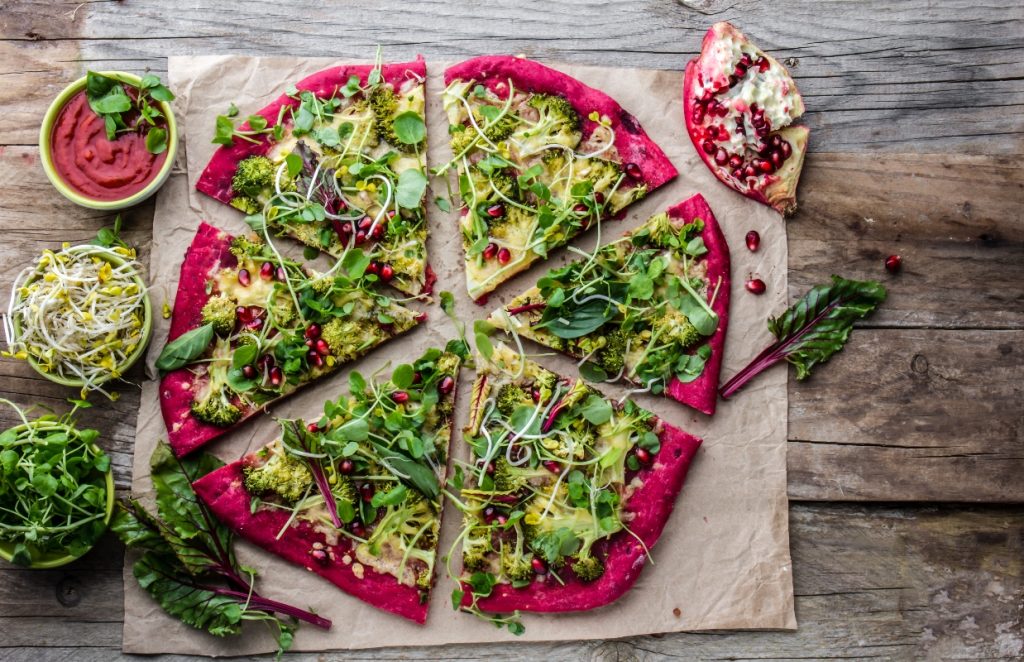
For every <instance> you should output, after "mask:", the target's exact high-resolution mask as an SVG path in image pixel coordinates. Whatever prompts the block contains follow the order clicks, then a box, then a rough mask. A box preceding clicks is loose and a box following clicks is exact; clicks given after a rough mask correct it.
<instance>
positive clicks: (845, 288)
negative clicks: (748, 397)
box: [719, 275, 886, 398]
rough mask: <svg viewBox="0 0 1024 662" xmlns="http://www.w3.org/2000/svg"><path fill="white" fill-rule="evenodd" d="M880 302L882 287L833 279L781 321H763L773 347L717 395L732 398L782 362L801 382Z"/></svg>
mask: <svg viewBox="0 0 1024 662" xmlns="http://www.w3.org/2000/svg"><path fill="white" fill-rule="evenodd" d="M885 297H886V291H885V287H884V286H883V285H882V284H881V283H878V282H875V281H872V280H868V281H858V280H847V279H845V278H842V277H840V276H835V275H833V276H832V282H831V283H830V284H827V285H817V286H815V287H813V288H811V290H810V291H809V292H808V293H807V294H805V295H804V296H803V297H801V298H800V300H799V301H797V302H796V303H794V304H793V305H792V306H790V307H789V308H787V309H786V311H785V312H783V313H782V314H781V315H779V316H778V317H772V318H769V319H768V330H769V331H771V332H772V335H774V336H775V338H776V339H777V342H775V343H774V344H772V345H770V346H769V347H766V348H765V350H764V351H763V352H761V353H760V354H758V355H757V356H756V357H755V358H754V360H753V361H751V362H750V364H749V365H748V366H747V367H745V368H743V370H740V371H739V372H738V373H736V376H734V377H733V378H732V379H730V380H729V381H728V382H726V383H725V385H724V386H722V388H721V390H720V391H719V392H720V394H721V396H722V397H723V398H728V397H730V396H732V395H733V394H734V393H736V391H738V390H740V389H741V388H742V387H743V385H744V384H746V383H747V382H748V381H750V380H751V379H753V378H754V377H755V376H756V375H758V374H759V373H761V372H762V371H764V370H766V369H768V368H770V367H771V366H773V365H775V364H776V363H778V362H779V361H782V360H783V359H785V360H786V361H789V362H790V363H792V364H793V365H794V366H795V367H796V378H797V379H806V378H807V377H808V376H809V375H810V374H811V369H812V368H813V367H814V366H816V365H818V364H819V363H824V362H826V361H828V360H829V358H831V357H832V355H833V354H835V353H836V352H838V351H840V350H841V349H842V348H843V346H844V345H845V344H846V340H847V338H849V336H850V331H852V330H853V323H854V322H855V321H857V320H858V319H861V318H862V317H866V316H868V315H870V314H871V313H872V312H874V310H875V308H877V307H878V306H879V305H880V304H881V303H882V302H883V301H885Z"/></svg>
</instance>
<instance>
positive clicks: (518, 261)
mask: <svg viewBox="0 0 1024 662" xmlns="http://www.w3.org/2000/svg"><path fill="white" fill-rule="evenodd" d="M444 81H445V85H446V86H447V87H446V88H445V90H444V93H443V101H444V109H445V111H446V113H447V115H448V123H449V133H450V135H451V150H452V160H451V161H450V162H449V163H448V164H446V165H444V166H441V167H440V168H438V171H440V172H446V171H448V170H450V169H454V170H455V171H456V172H457V174H458V189H459V195H460V198H461V218H460V229H461V231H462V244H463V248H464V249H465V256H466V282H467V287H468V289H469V295H470V297H472V298H473V299H480V298H482V297H484V296H485V295H486V294H487V293H489V292H491V291H492V290H494V289H495V288H496V287H497V286H498V285H499V284H501V283H502V282H504V281H506V280H508V279H509V278H511V277H512V276H514V275H515V274H517V273H519V272H520V271H523V270H525V269H526V268H527V267H529V266H530V264H532V263H533V262H534V261H535V260H537V259H541V258H546V257H547V254H548V252H549V251H550V250H551V249H553V248H556V247H558V246H562V245H564V244H566V243H567V242H568V241H569V240H570V239H572V238H573V237H575V236H576V235H577V234H579V233H580V232H582V231H583V230H585V229H587V228H589V227H591V226H592V225H598V224H599V223H600V222H601V221H602V220H605V219H607V218H611V217H613V216H615V215H617V214H618V213H619V212H621V211H622V210H623V209H625V208H626V207H627V206H628V205H630V204H632V203H633V202H635V201H636V200H639V199H640V198H642V197H644V196H645V195H647V194H649V193H650V192H651V191H653V190H654V189H656V188H658V187H659V186H661V185H662V184H665V183H666V182H668V181H670V180H671V179H673V178H674V177H675V176H676V175H677V174H678V173H677V172H676V169H675V167H674V166H673V165H672V164H671V163H670V162H669V160H668V158H667V157H666V156H665V154H664V153H663V152H662V151H661V149H660V148H659V147H658V146H657V145H656V144H655V143H654V141H652V140H651V139H650V138H649V137H648V136H647V134H646V133H645V132H644V130H643V127H641V126H640V123H639V122H638V121H637V119H636V118H635V117H633V115H631V114H629V113H628V112H626V111H625V110H623V109H622V107H621V106H619V104H618V103H616V102H615V100H614V99H612V98H611V97H609V96H608V95H606V94H604V93H602V92H600V91H598V90H595V89H593V88H591V87H588V86H586V85H584V84H583V83H581V82H580V81H578V80H576V79H574V78H572V77H570V76H567V75H565V74H563V73H561V72H559V71H556V70H554V69H551V68H549V67H546V66H544V65H542V64H539V63H537V62H532V61H530V60H526V59H523V58H516V57H505V56H486V57H478V58H474V59H472V60H467V61H465V62H462V63H460V64H457V65H455V66H453V67H451V68H449V69H448V70H446V71H445V74H444Z"/></svg>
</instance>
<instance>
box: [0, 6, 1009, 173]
mask: <svg viewBox="0 0 1024 662" xmlns="http://www.w3.org/2000/svg"><path fill="white" fill-rule="evenodd" d="M246 7H247V9H246V11H243V12H240V11H238V10H237V9H236V8H235V7H232V6H229V5H225V4H223V3H217V2H214V1H213V0H204V1H202V2H193V3H187V4H186V5H175V4H173V3H165V2H160V0H142V1H136V2H132V3H128V4H125V3H118V2H90V3H78V2H75V1H74V0H71V1H70V2H61V3H49V2H42V1H40V0H31V1H24V2H18V3H13V6H12V7H11V8H9V9H8V7H5V11H4V17H3V19H2V20H0V40H3V42H6V43H7V44H8V45H9V46H10V47H11V48H12V50H13V49H14V48H19V49H21V48H27V50H28V52H33V49H35V51H36V52H39V49H40V48H42V49H44V50H45V49H48V48H52V47H51V46H49V45H48V43H49V42H52V41H56V42H57V43H63V44H67V45H68V46H69V47H71V46H75V45H77V46H78V47H79V48H80V57H81V58H82V61H81V62H80V63H79V62H75V61H74V58H72V57H68V56H66V55H64V56H60V57H58V58H56V61H55V62H54V63H53V64H52V65H51V66H49V67H47V68H46V70H45V71H46V73H45V76H46V77H47V78H48V79H52V80H54V81H59V80H67V79H70V78H71V77H72V76H73V75H74V73H78V74H80V73H81V72H82V71H83V70H84V69H85V68H86V67H90V66H91V67H118V68H123V69H128V70H130V71H141V70H144V69H146V68H152V69H153V70H155V71H162V70H163V69H164V67H165V63H164V60H163V59H162V58H163V56H165V55H166V54H167V53H169V52H174V53H178V54H182V55H190V54H203V53H211V52H217V53H245V54H275V55H280V54H296V55H304V54H309V55H323V54H325V52H326V51H325V50H324V44H325V39H329V40H330V41H329V43H330V44H331V46H330V49H329V50H330V52H331V53H334V54H336V55H337V56H338V57H339V58H368V57H371V56H372V52H373V49H374V47H375V46H376V45H377V44H382V45H383V46H384V47H385V50H386V53H387V55H388V56H389V57H396V58H397V57H408V56H412V55H415V54H417V53H423V54H424V55H426V56H428V57H433V58H439V57H445V58H452V57H463V56H470V55H477V54H481V53H494V52H512V53H525V54H527V55H529V56H531V57H538V58H543V59H548V60H559V59H560V60H571V61H575V62H581V63H589V64H602V65H612V66H614V65H619V66H642V67H652V68H659V69H681V68H682V67H683V66H684V65H685V63H686V61H687V60H688V59H690V58H691V57H692V56H693V55H694V54H695V53H696V51H697V50H698V49H699V47H700V39H701V37H702V35H703V33H704V31H705V30H706V29H707V27H708V25H709V24H710V23H711V22H713V21H716V20H731V21H734V22H735V23H736V24H737V25H739V26H740V27H741V28H742V29H744V30H746V31H748V32H749V33H750V34H751V35H752V36H753V37H754V38H755V39H756V40H757V41H758V43H760V44H761V45H762V46H763V47H765V48H768V49H770V50H771V51H772V52H773V53H775V54H776V55H778V56H780V58H783V59H787V61H789V63H790V65H791V66H792V69H793V73H794V74H795V75H796V77H797V81H798V83H799V84H800V87H801V90H802V91H803V93H804V95H805V97H806V99H807V102H808V103H807V105H808V107H809V109H810V110H809V112H808V115H807V121H808V123H809V124H810V126H811V127H812V128H813V129H814V135H813V138H812V141H811V149H812V150H814V151H844V152H847V151H879V150H884V151H915V152H916V151H927V152H942V151H947V150H956V151H958V152H966V151H970V152H976V153H1002V154H1012V153H1015V152H1017V151H1019V149H1020V146H1021V136H1022V129H1024V90H1022V88H1021V86H1020V84H1019V79H1020V77H1021V76H1022V75H1024V56H1022V53H1024V48H1022V46H1024V38H1022V36H1021V35H1024V29H1022V26H1024V9H1022V8H1021V6H1020V5H1019V3H1016V4H1015V3H1005V4H1004V3H993V4H988V5H978V4H977V3H970V2H963V1H958V0H957V1H954V0H946V1H945V2H940V3H931V2H928V3H926V2H923V1H921V0H917V1H914V2H904V3H897V4H895V5H894V4H893V3H890V2H882V1H880V0H872V1H871V2H861V3H856V4H850V3H845V2H838V1H833V2H795V1H791V2H786V3H782V4H780V3H756V2H747V3H740V4H736V3H734V2H729V3H727V2H724V1H719V0H703V1H695V2H685V3H672V2H664V1H661V2H657V1H654V0H648V1H647V2H632V1H631V0H615V1H613V2H600V1H598V0H575V1H574V2H565V3H551V2H545V1H543V0H526V1H519V2H489V3H479V2H473V1H472V0H457V1H455V2H448V1H443V2H442V1H441V0H430V1H427V2H417V3H404V4H402V5H401V6H400V9H396V8H395V6H394V5H391V4H389V3H376V2H366V1H365V0H364V1H361V2H354V3H347V4H346V6H345V8H344V10H340V11H339V10H338V9H336V8H333V7H332V6H330V5H323V4H322V3H318V2H309V1H308V0H303V1H297V2H293V3H289V4H288V5H287V6H283V5H280V4H279V3H274V2H269V1H267V0H252V2H250V3H248V4H247V5H246ZM296 17H302V19H301V23H299V22H297V21H296ZM69 40H74V41H69ZM39 43H43V44H47V45H44V46H42V47H40V46H39ZM19 57H20V56H15V57H14V58H12V61H13V64H11V65H9V66H11V67H12V68H14V69H31V68H32V67H28V66H20V67H19V66H18V65H17V62H18V59H19ZM34 57H35V59H36V60H40V61H42V60H43V58H40V57H38V56H34ZM72 72H74V73H72ZM52 97H53V93H52V90H51V89H49V87H40V88H39V89H21V90H14V91H10V92H8V91H7V90H4V89H2V88H0V104H2V105H5V107H7V106H16V107H17V108H18V110H17V112H16V113H14V114H13V115H14V116H16V117H17V121H14V119H13V117H12V114H11V113H5V116H4V117H0V144H4V143H7V144H10V143H18V144H28V143H31V142H34V141H35V137H34V135H33V134H34V125H35V123H37V122H38V118H39V116H40V115H41V113H42V110H43V109H44V108H45V107H46V104H47V103H48V102H49V100H50V99H51V98H52ZM25 118H35V120H34V122H29V125H30V126H33V130H31V131H30V130H27V129H26V125H25V123H24V121H23V120H24V119H25Z"/></svg>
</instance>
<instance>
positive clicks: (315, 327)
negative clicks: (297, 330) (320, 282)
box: [302, 324, 320, 340]
mask: <svg viewBox="0 0 1024 662" xmlns="http://www.w3.org/2000/svg"><path fill="white" fill-rule="evenodd" d="M302 335H304V336H305V337H306V338H309V339H312V340H315V339H316V338H319V337H320V325H319V324H310V325H309V326H307V327H306V331H305V333H303V334H302Z"/></svg>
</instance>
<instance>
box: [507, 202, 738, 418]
mask: <svg viewBox="0 0 1024 662" xmlns="http://www.w3.org/2000/svg"><path fill="white" fill-rule="evenodd" d="M729 287H730V279H729V247H728V245H727V244H726V241H725V236H724V235H723V234H722V230H721V228H720V227H719V225H718V222H717V221H716V220H715V216H714V214H713V213H711V208H710V207H708V204H707V202H706V201H705V200H704V197H703V196H701V195H700V194H697V195H694V196H693V197H691V198H689V199H687V200H685V201H683V202H681V203H679V204H678V205H675V206H674V207H671V208H669V209H668V210H667V211H666V212H662V213H659V214H656V215H654V216H653V217H651V218H650V219H648V220H647V221H646V222H645V223H644V224H643V225H641V226H640V227H639V228H637V229H636V230H633V231H632V232H628V233H626V234H625V235H624V236H623V237H621V238H620V239H619V240H617V241H614V242H612V243H609V244H606V245H604V246H602V247H600V249H598V250H597V251H596V252H595V253H594V254H593V255H592V256H591V257H588V258H586V259H581V260H578V261H576V262H573V263H570V264H568V265H566V266H564V267H560V268H557V269H552V270H550V271H549V272H548V273H547V274H546V275H545V276H544V277H542V278H541V279H540V280H539V281H538V282H537V286H536V287H534V288H532V289H530V290H528V291H527V292H525V293H523V294H521V295H519V296H518V297H516V298H514V299H513V300H512V301H511V302H510V303H509V304H508V305H507V306H505V307H503V308H501V309H499V310H498V311H496V312H495V313H494V314H492V315H491V317H490V319H489V321H490V322H491V323H492V324H494V325H495V326H497V327H499V328H502V329H504V330H506V331H512V332H515V333H517V334H519V335H521V336H523V337H526V338H529V339H531V340H533V341H535V342H538V343H540V344H542V345H546V346H548V347H552V348H554V349H556V350H559V351H561V352H564V353H566V354H569V355H570V356H573V357H575V358H577V359H579V360H580V372H581V374H582V375H583V376H584V377H586V378H587V379H588V380H589V381H595V382H604V381H608V382H614V381H619V380H625V381H627V382H631V383H633V384H636V385H638V386H639V387H640V389H642V390H645V391H646V390H649V391H651V392H654V393H665V394H666V395H667V396H669V397H671V398H673V399H675V400H677V401H679V402H681V403H683V404H686V405H689V406H690V407H693V408H694V409H696V410H698V411H701V412H703V413H705V414H708V415H711V414H714V412H715V403H716V401H717V390H718V379H719V373H720V371H721V367H722V356H723V345H724V343H725V333H726V326H727V324H728V316H729Z"/></svg>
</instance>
